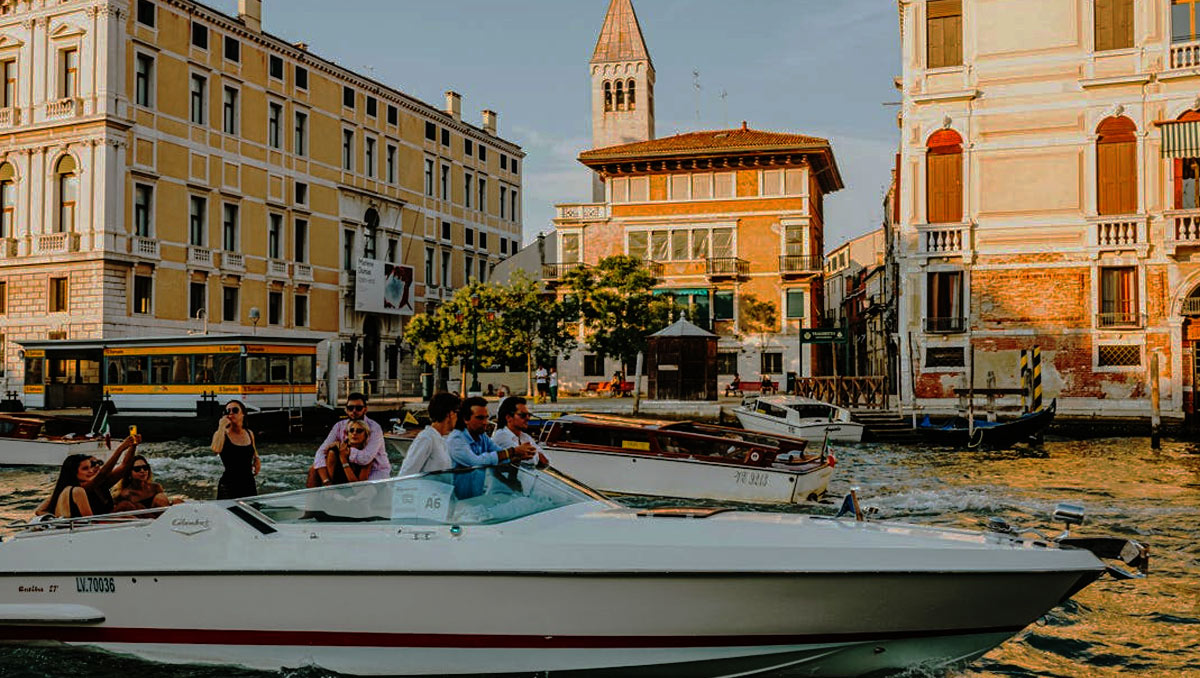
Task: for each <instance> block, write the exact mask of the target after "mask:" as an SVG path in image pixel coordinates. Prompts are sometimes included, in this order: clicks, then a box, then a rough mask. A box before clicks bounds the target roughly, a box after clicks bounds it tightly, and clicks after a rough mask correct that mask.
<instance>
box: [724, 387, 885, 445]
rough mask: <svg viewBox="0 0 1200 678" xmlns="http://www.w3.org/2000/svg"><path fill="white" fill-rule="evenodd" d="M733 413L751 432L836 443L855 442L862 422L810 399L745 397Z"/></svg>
mask: <svg viewBox="0 0 1200 678" xmlns="http://www.w3.org/2000/svg"><path fill="white" fill-rule="evenodd" d="M733 413H734V414H735V415H736V416H737V418H738V421H739V422H741V424H742V426H744V427H746V428H747V429H750V430H751V431H761V432H763V433H777V434H781V435H787V436H799V437H801V438H808V439H809V440H813V441H817V440H829V441H830V442H838V443H857V442H859V441H861V440H862V437H863V425H862V424H860V423H858V422H856V421H851V420H850V410H847V409H846V408H844V407H838V406H837V405H830V404H829V403H826V402H822V401H820V400H814V399H812V398H803V397H800V396H789V395H773V396H749V397H747V398H744V399H742V404H741V405H739V406H738V407H735V408H733Z"/></svg>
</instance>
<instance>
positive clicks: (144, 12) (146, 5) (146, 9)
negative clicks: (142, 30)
mask: <svg viewBox="0 0 1200 678" xmlns="http://www.w3.org/2000/svg"><path fill="white" fill-rule="evenodd" d="M137 22H138V23H139V24H142V25H143V26H149V27H150V28H154V3H153V2H150V0H138V3H137Z"/></svg>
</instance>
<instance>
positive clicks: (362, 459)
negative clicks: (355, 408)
mask: <svg viewBox="0 0 1200 678" xmlns="http://www.w3.org/2000/svg"><path fill="white" fill-rule="evenodd" d="M366 422H367V429H368V430H370V431H371V437H370V438H369V439H368V440H367V444H366V445H364V446H363V448H362V449H361V450H360V449H358V448H357V447H351V448H350V463H351V464H358V465H359V466H366V465H367V464H370V463H372V462H374V461H375V460H376V459H377V458H379V457H383V458H384V459H387V452H386V451H385V450H384V444H383V427H382V426H380V425H379V424H378V423H376V422H375V420H374V419H367V420H366Z"/></svg>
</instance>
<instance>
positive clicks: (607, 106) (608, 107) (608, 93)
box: [604, 80, 613, 113]
mask: <svg viewBox="0 0 1200 678" xmlns="http://www.w3.org/2000/svg"><path fill="white" fill-rule="evenodd" d="M612 109H613V95H612V83H611V82H608V81H607V80H606V81H605V82H604V112H605V113H608V112H610V111H612Z"/></svg>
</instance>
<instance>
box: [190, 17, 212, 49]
mask: <svg viewBox="0 0 1200 678" xmlns="http://www.w3.org/2000/svg"><path fill="white" fill-rule="evenodd" d="M192 47H197V48H199V49H208V26H205V25H204V24H201V23H197V22H195V21H193V22H192Z"/></svg>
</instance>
